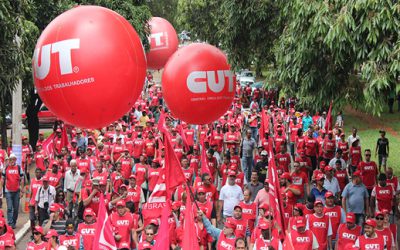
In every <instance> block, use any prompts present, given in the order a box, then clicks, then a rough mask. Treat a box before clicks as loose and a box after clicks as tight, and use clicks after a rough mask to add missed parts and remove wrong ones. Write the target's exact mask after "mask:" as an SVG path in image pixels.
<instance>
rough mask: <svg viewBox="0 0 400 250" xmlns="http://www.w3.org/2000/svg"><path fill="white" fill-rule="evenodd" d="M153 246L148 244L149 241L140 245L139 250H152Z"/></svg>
mask: <svg viewBox="0 0 400 250" xmlns="http://www.w3.org/2000/svg"><path fill="white" fill-rule="evenodd" d="M152 248H153V246H152V245H151V244H150V243H148V242H147V241H142V242H140V243H139V245H138V250H143V249H152Z"/></svg>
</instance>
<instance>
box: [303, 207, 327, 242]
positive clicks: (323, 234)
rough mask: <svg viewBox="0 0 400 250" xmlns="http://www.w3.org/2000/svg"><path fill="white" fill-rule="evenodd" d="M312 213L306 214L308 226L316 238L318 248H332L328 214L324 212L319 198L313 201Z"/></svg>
mask: <svg viewBox="0 0 400 250" xmlns="http://www.w3.org/2000/svg"><path fill="white" fill-rule="evenodd" d="M314 211H315V213H314V214H310V215H308V216H307V219H308V227H309V229H310V230H311V231H312V232H313V233H314V234H315V237H316V238H317V240H318V244H319V248H318V249H319V250H327V249H332V224H331V220H330V218H329V216H327V215H325V214H324V204H323V203H322V201H321V200H316V201H315V202H314Z"/></svg>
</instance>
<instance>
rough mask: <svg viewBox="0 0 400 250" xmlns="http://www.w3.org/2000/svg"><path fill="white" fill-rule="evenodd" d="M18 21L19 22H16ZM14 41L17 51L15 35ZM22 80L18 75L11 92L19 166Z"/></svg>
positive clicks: (14, 150)
mask: <svg viewBox="0 0 400 250" xmlns="http://www.w3.org/2000/svg"><path fill="white" fill-rule="evenodd" d="M18 23H19V22H18ZM15 43H16V44H17V48H18V50H17V51H18V52H17V53H19V51H20V48H21V38H20V37H19V36H18V34H16V35H15ZM21 118H22V80H21V78H20V77H19V79H18V83H17V85H16V87H15V90H14V91H13V93H12V133H11V134H12V152H13V153H14V154H15V156H16V157H17V164H18V165H20V166H21V161H22V140H21V135H22V121H21Z"/></svg>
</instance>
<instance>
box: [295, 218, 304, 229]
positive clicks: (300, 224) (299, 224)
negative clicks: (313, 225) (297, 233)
mask: <svg viewBox="0 0 400 250" xmlns="http://www.w3.org/2000/svg"><path fill="white" fill-rule="evenodd" d="M305 226H306V222H305V221H304V218H303V217H298V218H297V219H296V227H297V228H299V227H305Z"/></svg>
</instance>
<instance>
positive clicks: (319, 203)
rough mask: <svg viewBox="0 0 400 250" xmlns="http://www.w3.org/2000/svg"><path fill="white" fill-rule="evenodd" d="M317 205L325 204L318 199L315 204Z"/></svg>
mask: <svg viewBox="0 0 400 250" xmlns="http://www.w3.org/2000/svg"><path fill="white" fill-rule="evenodd" d="M317 205H322V206H323V205H324V203H323V202H322V201H321V200H316V201H315V202H314V206H317Z"/></svg>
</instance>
